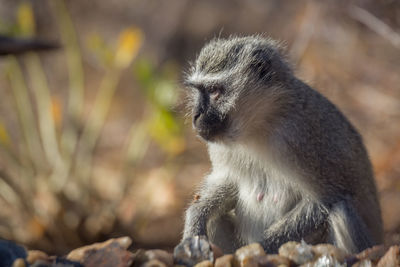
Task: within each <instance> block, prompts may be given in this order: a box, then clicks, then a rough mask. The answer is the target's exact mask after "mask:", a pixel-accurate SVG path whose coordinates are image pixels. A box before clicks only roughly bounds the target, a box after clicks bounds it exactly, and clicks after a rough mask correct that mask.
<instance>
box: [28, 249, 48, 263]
mask: <svg viewBox="0 0 400 267" xmlns="http://www.w3.org/2000/svg"><path fill="white" fill-rule="evenodd" d="M48 259H49V256H48V255H47V254H46V253H44V252H43V251H40V250H29V251H28V256H27V257H26V261H27V262H28V263H29V264H33V263H34V262H35V261H38V260H43V261H47V260H48Z"/></svg>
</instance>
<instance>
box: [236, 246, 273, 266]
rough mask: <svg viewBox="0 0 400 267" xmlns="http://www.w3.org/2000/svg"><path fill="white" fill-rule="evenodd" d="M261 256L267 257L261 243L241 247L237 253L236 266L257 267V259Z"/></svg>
mask: <svg viewBox="0 0 400 267" xmlns="http://www.w3.org/2000/svg"><path fill="white" fill-rule="evenodd" d="M259 256H265V251H264V249H263V248H262V246H261V245H260V244H259V243H253V244H250V245H247V246H244V247H241V248H239V249H238V250H236V252H235V256H234V266H240V267H252V266H255V267H257V266H258V263H257V257H259Z"/></svg>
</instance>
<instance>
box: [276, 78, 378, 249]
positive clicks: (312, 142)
mask: <svg viewBox="0 0 400 267" xmlns="http://www.w3.org/2000/svg"><path fill="white" fill-rule="evenodd" d="M293 85H294V87H293V91H292V92H293V95H292V96H293V97H294V98H293V101H292V102H291V103H290V104H289V106H288V111H287V112H286V114H288V115H287V117H286V119H285V120H282V122H283V124H282V125H280V127H282V128H281V129H279V127H278V129H277V134H278V135H279V139H281V140H282V141H283V143H284V144H285V145H284V146H283V147H285V146H286V149H288V151H287V152H289V151H291V152H292V153H286V155H287V157H288V159H289V160H290V161H291V162H292V164H294V165H295V166H298V167H299V169H307V170H309V171H310V172H313V173H310V175H309V176H308V177H307V178H306V179H313V181H311V182H312V184H313V185H314V186H312V188H310V191H311V192H316V193H317V194H318V195H319V196H322V197H323V198H325V199H323V201H326V202H327V203H332V202H337V201H340V200H341V198H343V197H346V198H350V199H351V201H352V202H353V204H354V207H355V208H356V210H357V212H358V213H359V215H360V216H361V217H362V219H363V221H364V222H365V224H366V226H367V228H368V229H369V231H370V233H371V235H372V236H373V239H374V242H376V243H380V242H381V241H382V219H381V211H380V206H379V201H378V197H377V190H376V186H375V181H374V175H373V171H372V167H371V163H370V160H369V157H368V154H367V151H366V149H365V146H364V143H363V141H362V138H361V136H360V135H359V133H358V132H357V130H356V129H355V128H354V127H353V126H352V124H351V123H350V122H349V121H348V120H347V119H346V117H345V116H344V115H343V114H342V113H341V112H340V111H339V110H338V108H336V106H335V105H334V104H333V103H331V102H330V101H329V100H328V99H326V98H325V97H324V96H322V95H321V94H320V93H318V92H317V91H315V90H314V89H312V88H310V87H309V86H307V85H306V84H304V83H303V82H301V81H299V80H297V79H296V80H295V82H294V83H293ZM304 166H306V167H305V168H303V167H304ZM306 175H307V174H306ZM310 177H311V178H310Z"/></svg>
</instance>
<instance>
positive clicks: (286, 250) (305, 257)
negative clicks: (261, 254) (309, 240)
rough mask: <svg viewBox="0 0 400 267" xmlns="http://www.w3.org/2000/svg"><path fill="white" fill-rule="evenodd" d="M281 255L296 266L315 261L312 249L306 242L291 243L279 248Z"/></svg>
mask: <svg viewBox="0 0 400 267" xmlns="http://www.w3.org/2000/svg"><path fill="white" fill-rule="evenodd" d="M279 255H281V256H283V257H286V258H288V259H290V260H292V261H293V262H295V263H296V264H299V265H300V264H304V263H306V262H309V261H312V260H313V259H314V252H313V251H312V247H311V246H310V245H308V244H306V243H305V242H304V241H302V242H301V243H299V242H294V241H290V242H287V243H285V244H283V245H282V246H281V247H280V248H279Z"/></svg>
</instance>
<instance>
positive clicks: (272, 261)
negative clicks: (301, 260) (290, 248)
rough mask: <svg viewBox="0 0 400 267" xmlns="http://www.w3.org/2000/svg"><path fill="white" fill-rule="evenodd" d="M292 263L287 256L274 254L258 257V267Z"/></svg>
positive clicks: (281, 266)
mask: <svg viewBox="0 0 400 267" xmlns="http://www.w3.org/2000/svg"><path fill="white" fill-rule="evenodd" d="M292 265H293V264H292V262H291V261H290V260H289V259H288V258H285V257H282V256H279V255H275V254H272V255H265V256H261V257H258V266H260V267H286V266H292Z"/></svg>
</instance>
